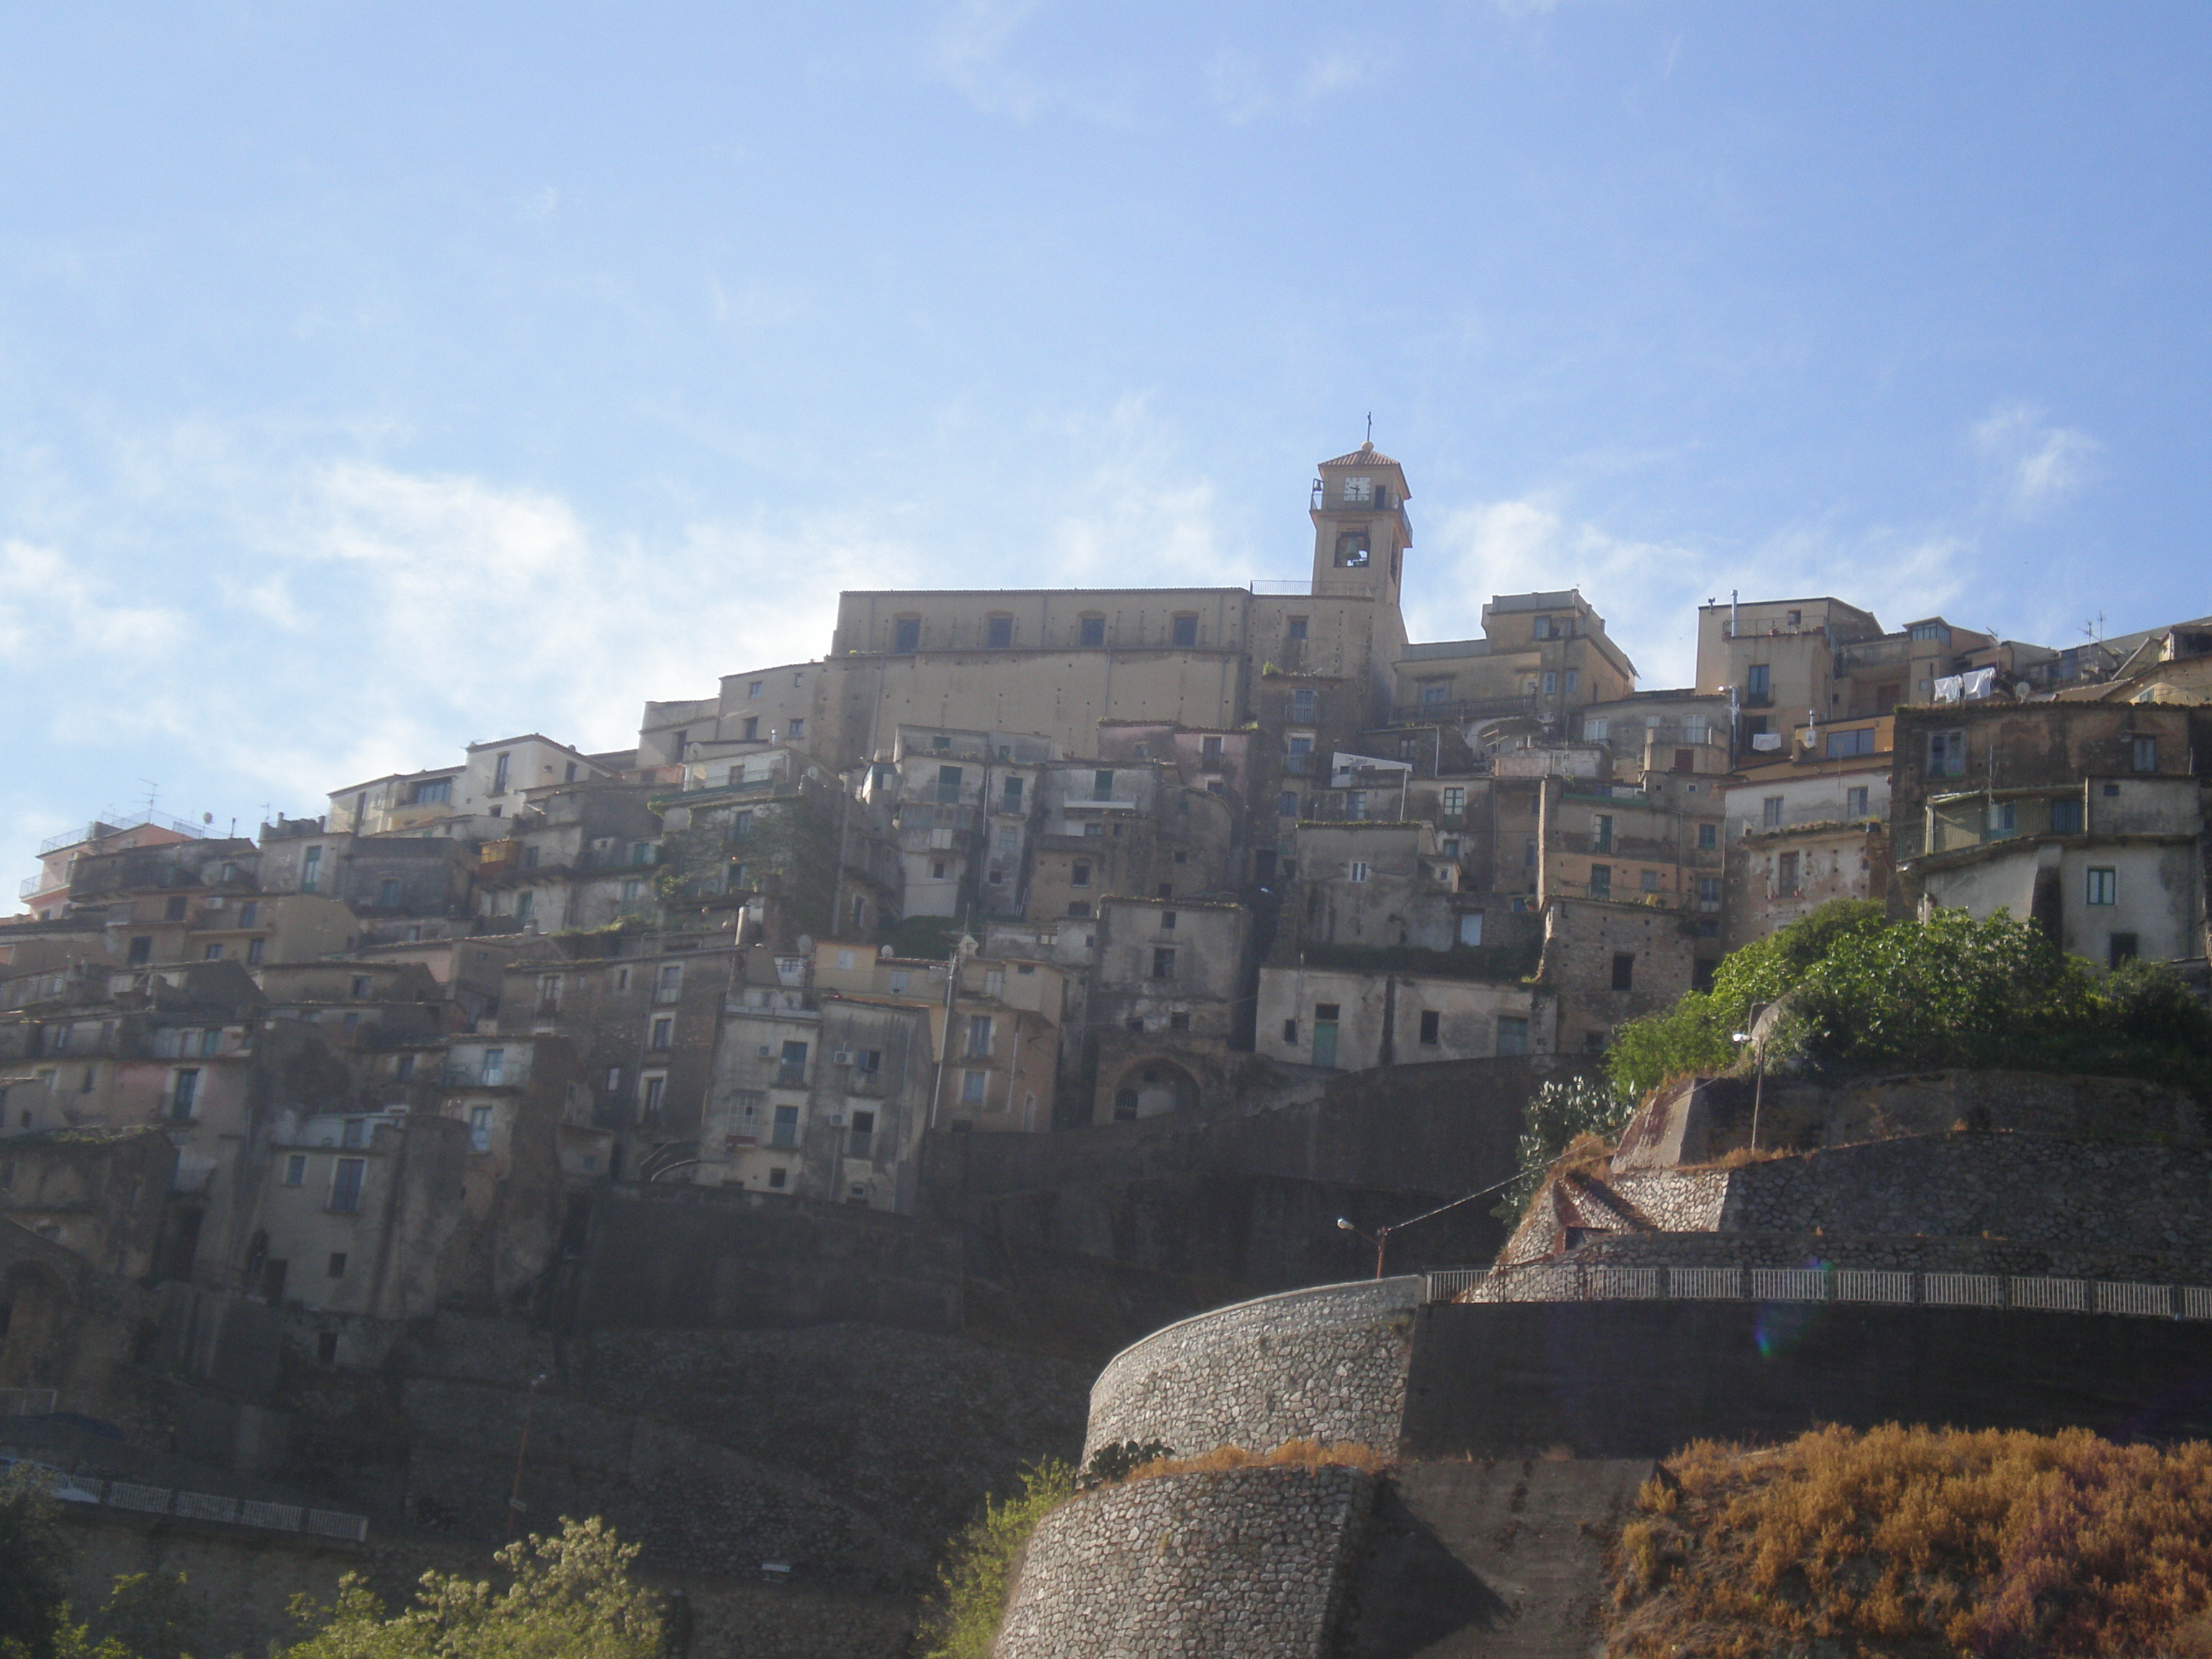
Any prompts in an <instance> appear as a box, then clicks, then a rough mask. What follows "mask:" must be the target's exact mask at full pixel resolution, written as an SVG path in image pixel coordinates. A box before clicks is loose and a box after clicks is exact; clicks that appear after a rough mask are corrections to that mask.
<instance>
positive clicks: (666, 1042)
mask: <svg viewBox="0 0 2212 1659" xmlns="http://www.w3.org/2000/svg"><path fill="white" fill-rule="evenodd" d="M675 1042H676V1018H675V1016H674V1015H672V1014H663V1015H661V1016H660V1018H658V1019H656V1020H654V1021H653V1036H652V1039H651V1041H649V1042H647V1044H646V1046H647V1048H673V1047H674V1046H675Z"/></svg>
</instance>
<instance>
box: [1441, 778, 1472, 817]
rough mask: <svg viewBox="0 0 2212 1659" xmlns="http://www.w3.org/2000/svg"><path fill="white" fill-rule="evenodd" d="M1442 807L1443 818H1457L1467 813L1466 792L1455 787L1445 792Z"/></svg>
mask: <svg viewBox="0 0 2212 1659" xmlns="http://www.w3.org/2000/svg"><path fill="white" fill-rule="evenodd" d="M1443 805H1444V816H1445V817H1459V816H1460V814H1462V812H1464V811H1467V791H1466V790H1465V789H1463V788H1462V787H1458V786H1456V785H1455V786H1454V787H1451V788H1449V789H1447V790H1445V791H1444V795H1443Z"/></svg>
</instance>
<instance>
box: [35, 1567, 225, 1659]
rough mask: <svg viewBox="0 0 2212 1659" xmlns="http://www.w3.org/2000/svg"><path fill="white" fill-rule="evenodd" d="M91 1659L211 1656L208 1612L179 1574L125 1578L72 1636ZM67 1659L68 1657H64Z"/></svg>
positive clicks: (130, 1574) (137, 1574)
mask: <svg viewBox="0 0 2212 1659" xmlns="http://www.w3.org/2000/svg"><path fill="white" fill-rule="evenodd" d="M75 1634H76V1639H77V1642H78V1644H79V1645H82V1646H88V1647H89V1650H90V1652H91V1653H92V1654H94V1655H96V1656H101V1659H105V1656H107V1655H111V1654H117V1655H123V1654H127V1655H129V1656H130V1659H191V1656H192V1655H194V1654H196V1653H199V1654H204V1653H210V1652H212V1651H213V1649H212V1646H211V1644H210V1636H209V1632H208V1623H207V1606H206V1604H205V1603H204V1601H201V1600H200V1598H199V1597H198V1596H197V1595H196V1594H194V1593H193V1591H192V1589H191V1586H190V1584H189V1583H187V1581H186V1578H185V1575H184V1574H183V1573H181V1572H128V1573H124V1574H122V1575H121V1576H119V1577H118V1578H117V1579H116V1581H115V1583H114V1587H113V1588H112V1589H111V1590H109V1592H108V1595H107V1602H106V1606H104V1607H101V1608H100V1612H99V1613H98V1614H97V1615H96V1616H95V1617H94V1619H93V1620H92V1622H91V1624H90V1625H89V1626H83V1627H80V1629H79V1630H78V1631H77V1632H76V1633H75ZM64 1659H67V1656H64Z"/></svg>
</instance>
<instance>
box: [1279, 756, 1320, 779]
mask: <svg viewBox="0 0 2212 1659" xmlns="http://www.w3.org/2000/svg"><path fill="white" fill-rule="evenodd" d="M1313 769H1314V757H1313V756H1312V754H1311V753H1310V752H1308V753H1306V754H1303V755H1285V756H1284V757H1283V775H1284V776H1285V777H1288V778H1303V777H1309V776H1310V775H1312V773H1313Z"/></svg>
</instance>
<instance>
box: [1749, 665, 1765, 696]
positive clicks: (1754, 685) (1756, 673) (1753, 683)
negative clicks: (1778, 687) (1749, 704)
mask: <svg viewBox="0 0 2212 1659" xmlns="http://www.w3.org/2000/svg"><path fill="white" fill-rule="evenodd" d="M1743 689H1744V690H1745V691H1746V692H1747V693H1748V694H1749V695H1750V696H1754V697H1763V696H1766V695H1767V691H1768V678H1767V665H1766V664H1765V663H1763V662H1755V663H1753V664H1752V665H1751V666H1750V667H1749V669H1747V671H1745V675H1744V688H1743Z"/></svg>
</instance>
